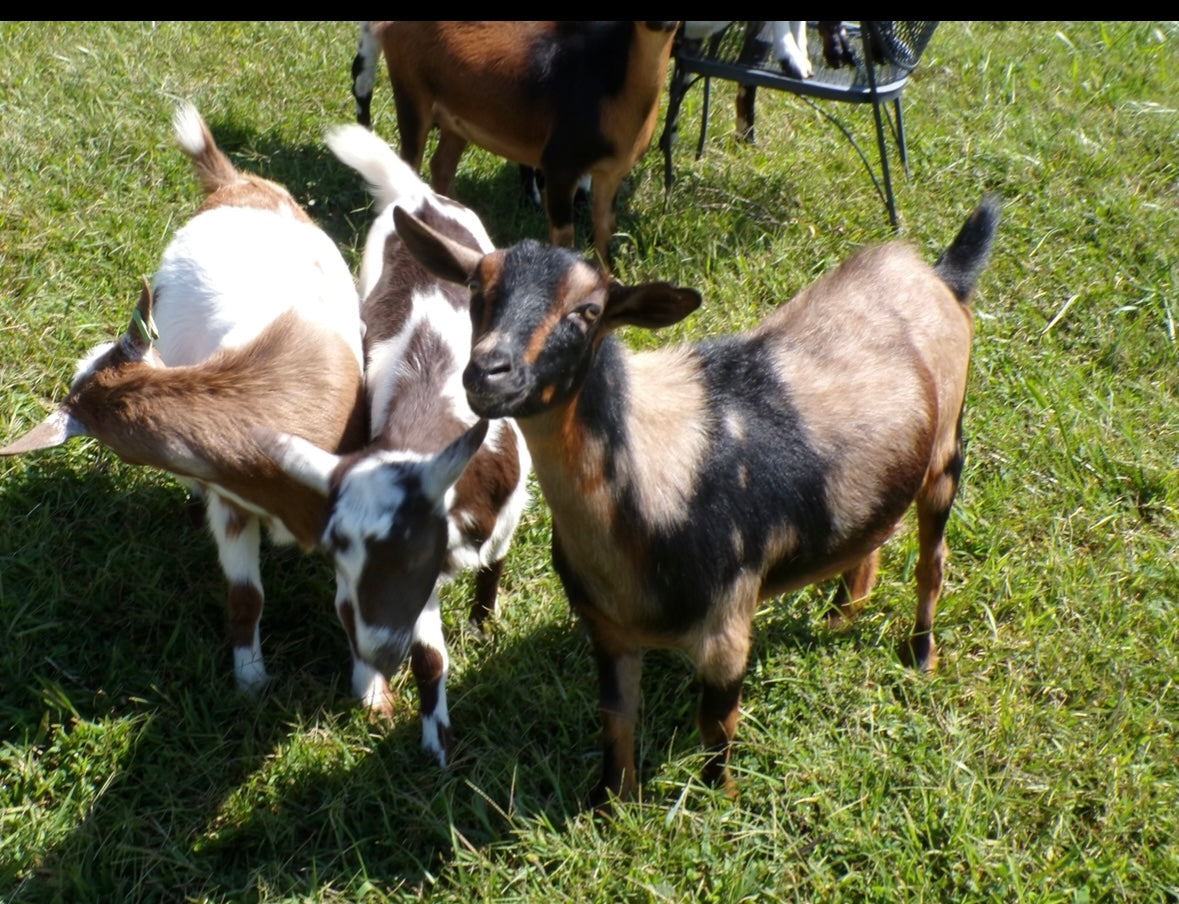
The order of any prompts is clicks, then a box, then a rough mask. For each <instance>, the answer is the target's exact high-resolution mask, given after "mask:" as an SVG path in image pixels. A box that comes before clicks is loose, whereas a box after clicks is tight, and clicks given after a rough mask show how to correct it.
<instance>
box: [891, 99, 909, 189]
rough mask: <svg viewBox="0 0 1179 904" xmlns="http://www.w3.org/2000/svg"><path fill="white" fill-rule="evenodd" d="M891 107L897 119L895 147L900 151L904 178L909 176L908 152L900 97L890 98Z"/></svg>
mask: <svg viewBox="0 0 1179 904" xmlns="http://www.w3.org/2000/svg"><path fill="white" fill-rule="evenodd" d="M892 109H893V112H894V113H895V114H896V120H897V148H898V149H899V150H900V152H901V167H902V168H903V169H904V171H905V178H906V179H908V178H909V153H908V149H907V148H906V147H905V121H904V120H903V119H901V98H900V97H899V96H897V97H894V98H893V100H892Z"/></svg>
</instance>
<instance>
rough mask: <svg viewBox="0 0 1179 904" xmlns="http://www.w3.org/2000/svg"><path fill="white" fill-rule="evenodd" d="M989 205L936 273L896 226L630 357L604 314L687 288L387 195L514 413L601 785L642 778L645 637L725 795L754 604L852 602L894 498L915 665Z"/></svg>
mask: <svg viewBox="0 0 1179 904" xmlns="http://www.w3.org/2000/svg"><path fill="white" fill-rule="evenodd" d="M997 221H998V202H997V200H996V199H995V198H993V197H988V198H987V199H985V200H984V201H983V203H982V204H981V205H980V206H979V208H978V209H977V210H976V211H975V213H974V214H973V215H972V216H971V217H970V218H969V219H968V220H967V222H966V224H965V226H964V227H963V228H962V230H961V232H960V233H959V235H958V236H957V238H956V239H955V241H954V243H953V244H952V245H951V246H950V248H949V249H948V250H947V251H946V252H945V253H944V254H943V255H942V257H941V259H940V260H939V261H938V263H937V264H936V265H935V266H933V267H930V266H928V265H927V264H926V263H924V262H923V261H922V260H921V259H920V258H919V257H918V255H917V254H916V253H915V252H914V251H913V250H912V249H911V248H909V247H908V246H906V245H903V244H900V243H891V244H885V245H881V246H876V247H870V248H866V249H863V250H861V251H859V252H858V253H856V254H855V255H854V256H853V257H852V258H851V259H849V260H848V261H847V262H845V263H844V264H843V265H842V266H840V267H839V268H838V269H836V270H835V271H834V272H832V273H831V274H829V275H827V276H825V277H824V278H823V279H821V280H819V281H818V282H817V283H815V284H814V285H812V286H810V287H809V288H807V289H804V290H803V291H802V292H801V293H799V295H798V296H797V297H795V298H794V299H793V300H792V301H791V302H789V303H788V304H786V305H784V306H783V307H782V308H781V309H780V310H778V311H776V312H775V313H774V314H772V315H770V317H768V318H767V319H766V320H765V321H764V322H762V323H761V324H760V325H759V326H758V327H756V328H754V329H753V330H751V331H749V332H747V333H743V334H740V335H733V336H724V337H720V338H716V339H711V340H706V341H703V342H699V343H697V344H695V345H691V346H680V347H673V348H665V349H661V350H656V351H649V352H644V353H629V352H627V351H626V350H625V349H624V348H623V346H622V345H621V344H620V343H619V342H618V341H617V339H616V338H614V337H612V336H611V335H610V334H611V333H612V332H613V331H614V330H615V329H616V328H617V327H619V326H622V325H624V324H631V325H636V326H642V327H649V328H658V327H661V326H665V325H667V324H671V323H675V322H676V321H678V320H680V319H681V318H683V317H684V316H686V315H687V314H688V313H689V312H691V311H692V310H694V309H695V308H696V307H697V305H699V303H700V296H699V294H698V293H696V292H695V291H693V290H691V289H685V288H678V287H674V286H671V285H669V284H667V283H647V284H643V285H638V286H634V287H625V286H622V285H619V284H618V283H616V282H613V281H610V280H609V279H607V278H605V277H604V276H603V274H602V273H601V272H600V271H599V270H598V269H596V268H595V267H593V266H591V265H590V264H589V263H587V262H586V261H585V260H583V259H581V258H580V257H578V256H577V255H575V254H574V253H572V252H571V251H568V250H565V249H560V248H552V247H546V246H542V245H540V244H538V243H536V242H533V241H525V242H522V243H520V244H517V245H515V246H513V247H511V248H509V249H506V250H499V251H494V252H492V253H490V254H488V253H485V251H484V250H483V249H482V248H477V247H474V246H472V245H470V244H469V243H462V242H456V241H454V240H452V239H449V238H447V237H445V236H443V235H440V234H439V233H437V232H434V231H431V230H430V229H429V228H428V227H427V226H426V225H423V224H421V223H418V222H415V221H414V220H413V219H412V218H411V217H409V216H407V215H405V214H403V213H402V212H400V211H398V212H397V216H396V217H395V222H396V224H397V230H398V232H399V233H401V235H402V236H403V238H404V239H405V241H406V244H407V245H409V247H410V248H411V249H412V250H413V251H414V253H415V254H416V255H417V256H418V257H419V259H420V260H422V261H423V262H424V263H425V264H426V265H427V266H428V267H429V268H430V269H432V270H433V271H434V272H436V273H438V274H439V275H441V276H444V277H446V278H448V279H451V280H454V281H456V282H460V283H463V284H465V285H468V286H469V287H470V289H471V293H472V298H471V318H472V323H473V325H474V331H475V332H474V339H475V342H474V345H473V347H472V352H471V360H470V363H469V365H468V367H467V369H466V371H465V372H464V375H463V383H464V386H465V387H466V390H467V398H468V400H469V401H470V403H471V407H472V408H473V409H474V410H475V411H476V412H477V413H479V414H481V415H483V416H484V417H489V418H496V417H513V418H515V419H516V422H517V424H518V425H519V427H520V430H521V432H522V433H523V434H524V439H525V441H526V442H527V444H528V448H529V450H530V451H531V453H532V461H533V467H534V469H535V471H536V475H537V478H538V480H539V482H540V486H541V489H542V490H543V492H544V495H545V498H546V499H547V501H548V503H549V506H550V508H551V510H552V521H553V562H554V565H555V567H556V570H557V573H558V574H559V576H560V578H561V581H562V583H563V584H564V586H565V590H566V593H567V594H568V596H569V600H570V603H571V604H572V606H573V609H574V610H575V611H576V612H577V613H578V615H579V616H580V618H581V620H582V621H583V622H584V624H585V626H586V628H587V629H588V631H589V636H590V640H591V643H592V645H593V649H594V655H595V658H596V661H597V665H598V677H599V692H600V707H601V714H602V718H603V720H604V754H605V755H604V762H603V771H602V779H601V783H600V784H599V786H598V788H597V792H596V795H595V797H596V798H597V801H598V802H602V801H604V800H606V799H607V798H608V797H609V796H610V795H620V796H623V797H626V796H630V795H632V794H633V793H634V792H635V790H636V788H637V777H636V773H635V760H634V730H635V719H636V714H637V711H638V706H639V684H640V681H639V678H640V669H641V653H642V650H643V649H644V648H645V647H650V646H663V647H678V648H681V649H684V650H686V651H687V652H688V653H689V654H690V655H691V656H692V658H693V659H694V661H695V664H696V667H697V669H698V671H699V678H700V682H701V685H702V698H701V700H700V705H699V710H698V725H699V729H700V733H701V735H702V739H703V742H704V745H705V747H706V749H707V750H708V752H709V756H708V760H707V765H706V777H707V778H708V779H709V780H710V781H712V782H714V783H716V784H721V785H723V786H725V787H726V788H729V789H730V790H731V788H732V785H731V780H730V778H729V774H728V758H729V749H730V744H731V741H732V739H733V735H734V732H735V730H736V725H737V717H738V704H739V700H740V695H741V683H742V679H743V675H744V672H745V669H746V659H747V656H748V652H749V646H750V631H751V620H752V618H753V615H754V611H755V609H756V607H757V604H758V601H759V600H761V599H763V598H766V597H769V596H773V595H776V594H780V593H783V592H786V591H789V590H791V589H794V588H798V587H802V586H804V585H807V584H810V583H813V582H816V581H820V580H823V579H825V578H830V577H835V576H839V575H841V576H842V586H841V588H840V590H839V591H838V593H837V596H836V600H835V602H836V607H835V609H834V610H833V611H834V612H835V613H836V615H837V616H842V615H850V614H851V613H852V611H853V609H854V606H855V604H856V603H857V602H858V601H859V600H861V599H862V598H863V597H865V596H866V595H867V593H868V592H869V590H870V588H871V586H872V583H873V579H874V577H875V571H876V564H877V559H878V548H879V546H880V545H881V543H882V542H883V541H884V540H885V539H886V538H887V537H888V536H889V535H890V534H891V533H892V532H893V531H894V529H895V528H896V526H897V523H898V521H899V519H900V518H901V516H902V515H903V514H904V513H905V511H906V510H907V509H908V508H909V506H910V504H913V505H914V506H915V507H916V510H917V522H918V544H919V556H918V562H917V610H916V620H915V623H914V625H913V630H912V634H911V636H910V638H908V640H907V641H906V643H905V644H904V647H903V652H904V654H905V657H906V658H907V659H911V661H912V662H913V664H914V665H916V666H917V667H918V668H920V669H922V670H929V669H932V668H933V666H934V660H935V655H934V643H933V637H932V628H933V615H934V608H935V605H936V602H937V599H938V595H939V593H940V590H941V585H942V564H943V560H944V557H945V540H944V531H945V526H946V520H947V518H948V516H949V512H950V506H951V504H952V502H953V499H954V495H955V492H956V490H957V485H958V481H959V476H960V473H961V469H962V438H961V414H962V406H963V397H964V393H965V388H966V376H967V369H968V363H969V359H970V340H971V332H972V327H971V315H970V311H969V308H968V307H967V306H966V300H967V297H968V295H969V294H970V292H971V291H972V290H973V288H974V286H975V284H976V283H977V280H978V276H979V274H980V271H981V269H982V267H983V265H984V263H985V260H986V258H987V255H988V253H989V248H990V245H991V242H992V238H993V233H994V229H995V226H996V224H997Z"/></svg>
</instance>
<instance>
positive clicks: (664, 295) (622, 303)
mask: <svg viewBox="0 0 1179 904" xmlns="http://www.w3.org/2000/svg"><path fill="white" fill-rule="evenodd" d="M700 301H701V298H700V293H699V292H697V291H696V290H695V289H685V288H682V287H680V286H673V285H672V284H671V283H665V282H652V283H642V284H641V285H638V286H624V285H622V284H620V283H616V282H612V283H611V284H610V290H609V292H608V294H607V297H606V311H605V314H604V315H603V320H602V327H603V329H609V330H613V329H616V328H618V327H620V326H624V325H627V326H642V327H646V328H647V329H652V330H657V329H659V328H660V327H661V326H671V324H673V323H679V321H681V320H683V319H684V318H685V317H687V316H688V315H689V314H691V313H692V312H693V311H694V310H696V308H698V307H700Z"/></svg>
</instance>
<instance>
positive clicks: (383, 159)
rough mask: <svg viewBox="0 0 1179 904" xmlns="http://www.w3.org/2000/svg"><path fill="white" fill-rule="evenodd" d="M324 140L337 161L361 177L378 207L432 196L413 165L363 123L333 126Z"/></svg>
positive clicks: (411, 205)
mask: <svg viewBox="0 0 1179 904" xmlns="http://www.w3.org/2000/svg"><path fill="white" fill-rule="evenodd" d="M324 140H325V141H326V142H327V146H328V147H329V148H331V149H332V153H333V154H335V155H336V156H337V157H338V158H339V159H340V162H342V163H344V164H345V165H347V166H350V167H352V169H354V170H356V171H357V172H358V173H360V175H361V176H363V177H364V180H365V182H367V183H368V190H369V192H370V193H371V194H372V196H373V197H374V198H376V200H377V203H378V204H379V206H381V207H382V208H384V207H388V206H389V205H390V204H395V203H400V204H401V205H402V206H405V207H409V208H411V209H412V208H414V207H416V206H417V202H418V201H420V200H421V199H423V198H424V197H426V195H427V194H430V195H433V192H431V191H430V190H429V189H428V188H427V187H426V184H425V183H424V182H422V180H421V179H420V178H419V177H418V174H417V173H415V172H414V171H413V168H412V167H411V166H410V165H409V164H408V163H406V162H405V161H404V160H402V159H401V158H400V157H398V156H397V154H395V153H394V152H393V149H392V148H391V147H389V145H388V144H386V143H385V142H384V141H382V140H381V139H380V138H378V137H377V136H376V135H374V134H373V133H372V132H370V131H369V130H368V129H366V128H364V126H358V125H346V126H336V127H335V128H333V129H330V130H329V131H328V133H327V134H326V135H325V136H324Z"/></svg>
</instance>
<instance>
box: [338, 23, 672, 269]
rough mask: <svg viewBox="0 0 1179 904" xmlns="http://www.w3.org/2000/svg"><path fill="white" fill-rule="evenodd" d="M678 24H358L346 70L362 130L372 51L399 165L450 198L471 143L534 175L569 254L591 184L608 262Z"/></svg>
mask: <svg viewBox="0 0 1179 904" xmlns="http://www.w3.org/2000/svg"><path fill="white" fill-rule="evenodd" d="M676 24H677V23H675V22H511V21H484V22H421V21H406V22H365V23H362V25H361V35H360V42H359V45H358V48H357V55H356V58H355V60H354V61H353V66H352V79H353V86H352V93H353V95H354V96H355V97H356V104H357V119H358V121H360V122H361V123H362V124H365V125H367V124H368V123H369V121H370V119H371V116H370V112H369V111H370V104H371V100H372V86H373V81H374V73H375V69H376V58H377V55H378V48H380V49H383V51H384V54H385V62H386V65H387V67H388V70H389V79H390V81H391V82H392V84H393V99H394V103H395V105H396V108H397V128H398V132H399V134H400V137H401V156H402V158H403V159H404V160H406V161H408V162H409V164H410V165H411V166H413V167H414V170H415V171H418V170H420V168H421V165H422V156H423V154H424V153H425V149H426V138H427V136H428V134H429V132H430V129H431V127H432V126H434V125H437V126H438V128H439V130H440V133H441V134H440V136H439V139H438V146H437V149H436V150H435V152H434V156H433V157H432V158H431V159H430V174H431V184H432V185H433V187H434V190H435V191H437V192H439V193H440V194H443V195H450V194H452V190H453V186H454V174H455V170H456V169H457V168H458V162H459V158H460V157H461V156H462V153H463V149H464V148H465V147H466V146H467V143H468V142H471V143H474V144H477V145H479V146H480V147H482V148H485V149H487V150H489V151H491V152H492V153H494V154H498V155H499V156H501V157H506V158H507V159H509V160H514V161H516V162H517V163H522V164H526V165H528V166H530V167H534V168H538V169H540V170H541V171H542V172H543V174H544V184H545V190H544V201H545V211H546V213H547V214H548V220H549V235H550V240H551V241H552V242H553V244H557V245H564V246H567V247H569V246H572V245H573V199H574V194H575V191H576V189H577V185H578V182H579V180H580V179H581V177H582V176H584V175H586V174H589V175H590V176H591V177H592V181H593V189H592V192H591V195H592V202H591V203H592V211H593V223H594V248H595V249H596V251H597V254H598V257H599V259H600V260H601V261H602V262H603V263H604V264H605V263H606V262H607V261H608V260H609V258H608V253H609V245H610V236H611V233H612V232H613V231H614V199H615V196H616V195H617V194H618V188H619V185H621V183H622V179H623V177H625V176H626V174H627V173H628V172H630V170H631V168H632V167H633V166H634V165H635V163H636V162H637V161H638V159H639V157H641V156H642V154H643V152H644V151H646V149H647V146H648V145H649V144H650V143H651V135H652V133H653V132H654V129H655V120H656V115H657V114H658V110H659V96H660V93H661V92H662V90H663V81H664V74H665V73H666V71H667V62H668V59H669V57H670V55H671V45H672V39H673V37H674V34H675V28H676Z"/></svg>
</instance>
